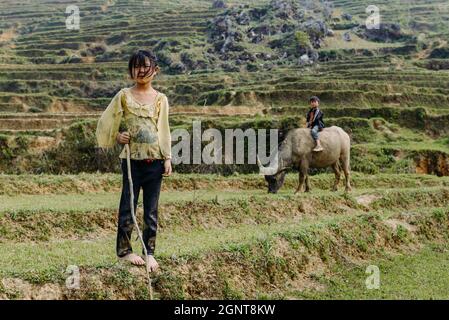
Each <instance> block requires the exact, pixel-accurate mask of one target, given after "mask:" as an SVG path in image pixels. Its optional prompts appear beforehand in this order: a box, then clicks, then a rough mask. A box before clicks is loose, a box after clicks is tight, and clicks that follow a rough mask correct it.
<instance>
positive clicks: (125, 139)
mask: <svg viewBox="0 0 449 320" xmlns="http://www.w3.org/2000/svg"><path fill="white" fill-rule="evenodd" d="M130 138H131V136H130V135H129V133H128V132H119V133H118V134H117V137H116V140H117V142H118V143H120V144H128V143H129V140H130Z"/></svg>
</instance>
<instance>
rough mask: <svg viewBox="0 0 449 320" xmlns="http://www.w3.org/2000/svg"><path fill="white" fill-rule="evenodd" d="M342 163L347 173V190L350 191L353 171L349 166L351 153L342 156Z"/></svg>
mask: <svg viewBox="0 0 449 320" xmlns="http://www.w3.org/2000/svg"><path fill="white" fill-rule="evenodd" d="M341 163H342V165H343V173H344V174H345V191H346V192H349V191H351V190H352V188H351V181H350V179H351V178H350V177H351V173H350V168H349V154H348V155H347V156H345V157H342V158H341Z"/></svg>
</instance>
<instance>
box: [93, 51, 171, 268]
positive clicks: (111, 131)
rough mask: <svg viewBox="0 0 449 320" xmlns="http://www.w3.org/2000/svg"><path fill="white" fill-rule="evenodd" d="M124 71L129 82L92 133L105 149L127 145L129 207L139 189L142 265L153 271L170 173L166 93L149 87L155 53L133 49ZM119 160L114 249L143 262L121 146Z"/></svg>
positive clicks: (124, 257) (123, 256) (122, 256)
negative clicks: (134, 242) (136, 249)
mask: <svg viewBox="0 0 449 320" xmlns="http://www.w3.org/2000/svg"><path fill="white" fill-rule="evenodd" d="M128 71H129V75H130V77H131V79H132V80H133V81H134V86H132V87H130V88H123V89H121V90H120V91H119V92H118V93H117V94H116V95H115V97H114V98H113V99H112V101H111V102H110V103H109V106H108V107H107V108H106V110H105V111H104V112H103V114H102V115H101V117H100V120H99V121H98V126H97V131H96V137H97V141H98V145H99V147H101V148H110V147H113V146H114V145H115V144H116V143H119V144H129V147H130V155H131V176H132V179H133V187H134V188H133V189H134V195H135V197H134V208H136V207H137V200H138V197H139V192H140V188H142V189H143V211H144V214H143V220H144V227H143V240H144V243H145V247H146V250H147V252H148V261H147V265H148V267H149V270H150V271H155V270H157V268H158V263H157V261H156V260H155V258H154V250H155V244H156V231H157V216H158V202H159V193H160V189H161V183H162V177H163V176H169V175H171V173H172V167H171V135H170V128H169V122H168V114H169V110H168V109H169V104H168V100H167V97H166V95H165V94H163V93H161V92H158V91H157V90H155V89H154V88H153V87H152V81H153V79H154V77H155V76H156V74H158V73H159V72H160V69H159V66H158V64H157V59H156V57H155V56H154V55H153V54H152V53H151V52H149V51H145V50H139V51H137V52H136V53H134V54H133V55H132V56H131V58H130V60H129V63H128ZM120 158H121V168H122V173H123V182H122V195H121V199H120V205H119V218H118V229H117V244H116V253H117V256H118V257H119V258H120V259H122V260H126V261H129V262H131V263H132V264H134V265H144V264H145V261H144V260H143V259H142V257H140V256H139V255H137V254H135V253H133V251H132V247H131V233H132V229H133V227H134V223H133V219H132V215H131V209H130V202H129V201H130V190H129V182H128V176H127V172H128V168H127V164H126V151H125V148H123V150H122V152H121V154H120Z"/></svg>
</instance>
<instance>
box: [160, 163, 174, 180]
mask: <svg viewBox="0 0 449 320" xmlns="http://www.w3.org/2000/svg"><path fill="white" fill-rule="evenodd" d="M164 168H165V172H164V174H162V175H163V176H164V177H168V176H170V175H171V174H172V168H171V159H165V161H164Z"/></svg>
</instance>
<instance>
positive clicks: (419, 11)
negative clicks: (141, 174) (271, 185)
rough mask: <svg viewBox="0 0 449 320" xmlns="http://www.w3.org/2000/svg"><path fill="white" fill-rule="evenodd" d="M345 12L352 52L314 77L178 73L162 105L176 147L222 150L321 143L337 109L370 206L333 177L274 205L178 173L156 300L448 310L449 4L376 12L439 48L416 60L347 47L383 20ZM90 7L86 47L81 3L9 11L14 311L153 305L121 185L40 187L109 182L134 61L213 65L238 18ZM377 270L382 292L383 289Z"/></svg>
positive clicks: (353, 5) (304, 70)
mask: <svg viewBox="0 0 449 320" xmlns="http://www.w3.org/2000/svg"><path fill="white" fill-rule="evenodd" d="M226 2H227V3H228V4H229V5H238V4H248V5H251V6H258V5H262V4H265V3H269V0H263V1H257V3H256V2H255V1H249V0H244V1H226ZM332 3H333V4H334V7H335V14H334V17H335V18H337V19H336V20H335V23H336V25H335V26H332V28H333V29H334V31H335V36H334V37H327V38H326V40H325V41H324V43H323V46H322V47H321V48H320V49H319V50H318V53H319V54H320V61H319V62H318V63H316V64H315V65H313V66H305V67H292V66H291V65H289V64H288V63H287V62H284V61H280V62H279V64H274V65H273V67H272V69H271V70H268V69H267V68H265V67H258V68H259V70H258V71H257V72H246V71H242V72H224V71H221V70H214V69H213V68H209V69H204V70H202V69H199V70H193V71H192V72H189V73H187V74H174V73H173V74H171V73H170V72H168V70H167V71H165V70H164V72H163V73H162V74H161V75H160V76H159V77H158V78H157V79H156V81H155V87H156V88H157V89H158V90H160V91H162V92H164V93H166V94H167V96H168V98H169V101H170V104H171V107H172V109H171V118H170V121H171V122H170V125H171V127H172V129H176V128H186V129H188V130H189V129H190V128H191V124H192V120H201V121H202V123H203V126H204V128H208V127H214V128H218V129H219V130H224V129H226V128H242V129H246V128H255V129H258V128H279V129H281V130H288V129H290V128H294V127H300V126H304V121H305V119H304V114H305V112H306V111H307V109H308V105H307V99H308V97H309V96H310V95H319V96H320V98H321V100H322V109H323V111H324V113H325V122H326V125H328V126H330V125H338V126H341V127H342V128H343V129H344V130H346V131H347V132H348V133H350V135H351V139H352V150H351V156H352V159H351V167H352V170H353V172H352V186H353V188H354V190H353V191H352V192H351V193H349V194H348V193H345V192H343V181H342V182H341V185H340V188H339V191H338V192H331V191H330V188H331V185H332V183H333V179H334V177H333V175H332V174H330V173H329V171H325V172H321V171H319V172H313V173H314V174H313V175H312V176H311V177H310V180H311V186H312V192H310V193H303V194H299V195H294V194H293V192H294V190H295V188H296V186H297V183H298V175H297V173H288V174H287V176H286V178H285V185H284V187H283V188H282V189H281V190H280V192H279V193H278V194H276V195H272V194H268V193H267V191H266V190H267V186H266V182H265V181H264V178H263V177H262V176H260V175H258V174H253V173H250V174H246V173H245V174H242V172H254V171H251V170H249V169H251V168H249V169H248V168H243V169H241V168H240V169H241V170H242V171H239V172H240V173H237V172H236V171H235V170H237V169H239V168H230V170H228V171H226V170H227V169H226V168H225V169H226V170H225V169H223V168H222V167H220V169H217V170H218V171H216V172H222V171H223V172H225V173H226V176H225V175H220V174H198V173H181V172H184V170H186V168H185V167H182V166H178V167H175V174H174V175H173V176H172V177H170V178H166V179H164V183H163V191H162V193H161V199H160V207H159V219H158V223H159V229H158V230H159V231H158V240H157V251H156V256H157V258H158V259H159V261H160V263H161V270H160V272H159V273H157V274H155V275H153V277H152V280H153V287H154V290H155V293H156V298H157V299H173V298H175V299H202V298H218V299H242V298H243V299H245V298H248V299H266V298H274V299H298V298H299V299H303V298H310V299H335V298H341V299H365V298H373V299H385V298H389V299H398V298H412V299H423V298H424V299H427V298H444V299H447V298H448V295H447V292H449V291H448V284H447V283H448V281H446V280H447V274H445V273H444V271H445V270H446V269H447V268H446V265H447V262H448V258H447V257H448V255H447V253H448V247H447V240H448V239H449V232H448V230H449V177H448V176H449V162H448V161H449V138H448V135H449V129H448V126H447V123H448V121H449V70H438V71H436V70H430V69H427V68H428V67H427V65H428V63H430V62H431V61H432V59H431V58H430V56H431V54H432V52H433V50H435V49H441V50H442V52H443V54H444V49H445V48H447V45H448V42H449V27H448V26H449V24H448V22H449V4H448V3H447V1H445V0H429V1H426V2H425V3H424V2H423V1H419V0H411V1H403V0H380V1H377V3H376V5H377V6H378V7H379V8H380V14H381V16H382V22H394V23H399V24H400V25H401V27H402V29H403V31H404V32H405V33H406V34H413V35H416V36H418V35H419V34H421V33H422V34H424V35H425V37H424V40H419V41H418V43H417V45H416V48H414V47H410V44H409V43H407V42H402V41H401V42H394V43H381V42H374V41H368V40H365V39H362V38H360V37H358V36H356V35H355V34H351V37H352V39H353V40H352V41H351V42H347V41H344V40H343V39H342V37H343V34H344V33H345V32H347V31H350V29H349V28H350V22H348V21H344V20H342V19H341V14H342V13H350V14H352V15H353V22H356V23H363V21H364V20H365V19H366V16H367V15H366V12H365V9H366V7H367V6H368V5H370V4H372V3H371V2H370V1H368V0H356V1H349V0H334V1H332ZM78 5H79V9H80V14H81V28H80V30H79V31H71V30H67V29H66V28H65V19H66V14H65V9H66V6H67V3H65V2H64V1H50V2H39V3H37V2H36V1H32V0H19V1H9V2H5V1H3V2H2V3H1V4H0V31H1V32H0V171H2V172H16V171H17V173H18V172H21V173H25V174H20V175H18V174H17V175H14V174H3V173H2V174H0V299H18V298H29V299H31V298H33V299H43V298H56V299H148V297H149V293H148V291H147V288H146V286H145V276H144V271H143V269H142V268H136V267H131V266H129V265H127V264H123V263H119V262H117V259H116V257H115V252H114V247H115V232H116V228H117V225H116V215H117V208H118V203H119V198H120V190H121V175H120V174H117V173H99V172H97V173H79V174H60V175H52V174H29V172H45V170H48V171H49V172H56V171H50V170H54V168H55V167H56V168H59V169H61V172H74V171H71V170H73V165H75V166H79V165H80V164H81V163H82V164H84V163H88V162H89V161H93V162H94V160H95V159H94V158H95V155H94V153H93V151H92V150H93V142H92V141H93V132H94V131H93V130H94V125H95V121H96V119H97V118H98V116H99V114H100V112H101V111H102V110H103V109H104V108H105V107H106V106H107V104H108V103H109V101H110V100H111V98H112V97H113V95H114V94H115V93H116V92H117V91H118V90H119V89H120V88H123V87H127V86H130V85H132V83H131V82H129V80H128V79H127V57H128V56H129V54H130V53H131V52H133V51H134V50H135V49H137V48H151V49H155V47H157V46H162V47H163V46H165V49H163V50H162V51H163V52H164V53H166V55H167V56H168V57H169V58H171V59H172V60H174V62H178V60H179V59H180V54H181V53H189V54H192V55H193V57H195V59H200V58H204V54H205V52H206V51H207V49H209V48H211V44H209V43H207V39H206V37H207V34H206V32H207V29H206V28H207V24H206V22H207V20H208V19H210V18H213V17H214V16H215V15H217V14H219V13H221V10H217V9H212V8H211V1H210V0H182V1H174V0H169V1H153V0H150V1H141V0H130V1H124V0H123V1H122V0H116V1H112V0H111V1H107V0H101V1H100V0H94V1H78ZM410 17H412V18H413V19H410ZM345 24H348V26H346V27H345ZM420 39H421V38H420ZM158 50H159V49H158ZM251 50H252V51H254V52H252V53H257V52H259V51H260V52H270V53H272V52H271V49H270V50H268V51H267V49H266V48H265V47H263V46H262V45H261V46H254V47H252V48H251ZM71 57H72V58H73V57H79V59H78V60H77V59H75V60H72V61H70V59H72V58H71ZM447 59H448V58H444V57H443V58H438V59H437V60H438V61H440V62H442V63H444V62H445V61H447ZM69 62H71V63H69ZM222 62H223V61H221V60H220V61H217V63H216V64H217V66H218V65H219V64H221V63H222ZM265 62H266V61H262V60H261V59H258V60H257V61H256V63H255V64H256V65H259V64H261V63H265ZM213 67H215V66H213ZM79 121H83V122H81V123H80V122H79ZM60 141H62V142H63V143H61V144H60ZM55 153H56V154H59V155H71V156H70V159H69V158H64V156H61V157H59V158H58V157H56V156H55ZM109 156H110V159H109V158H107V160H105V162H106V161H115V160H116V158H114V157H115V156H114V157H113V156H112V155H107V157H109ZM111 159H113V160H111ZM83 168H84V167H83ZM86 168H87V169H86V171H90V172H95V171H96V170H97V169H92V168H93V166H91V167H89V166H88V165H87V164H86ZM16 169H17V170H16ZM222 169H223V170H222ZM240 169H239V170H240ZM247 169H248V170H247ZM8 170H16V171H8ZM83 170H84V169H83ZM195 170H196V169H195ZM220 170H222V171H220ZM233 171H234V173H232V172H233ZM75 172H78V171H75ZM186 172H188V171H186ZM214 172H215V171H214ZM317 173H318V174H317ZM417 173H429V174H417ZM223 174H224V173H223ZM437 175H439V176H440V177H438V176H437ZM342 180H343V179H342ZM138 214H139V217H140V216H141V214H142V200H141V199H140V200H139V205H138ZM133 240H134V239H133ZM134 249H135V251H136V252H139V251H140V246H139V244H138V243H137V242H134ZM373 264H374V265H377V266H379V268H380V270H381V287H380V289H379V290H367V289H366V287H365V285H364V281H365V279H366V276H367V274H365V269H366V267H367V266H368V265H373ZM69 265H76V266H78V267H79V270H80V274H81V288H80V290H68V289H67V288H66V286H65V280H66V278H67V273H66V272H65V271H66V268H67V267H68V266H69ZM446 273H447V272H446Z"/></svg>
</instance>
